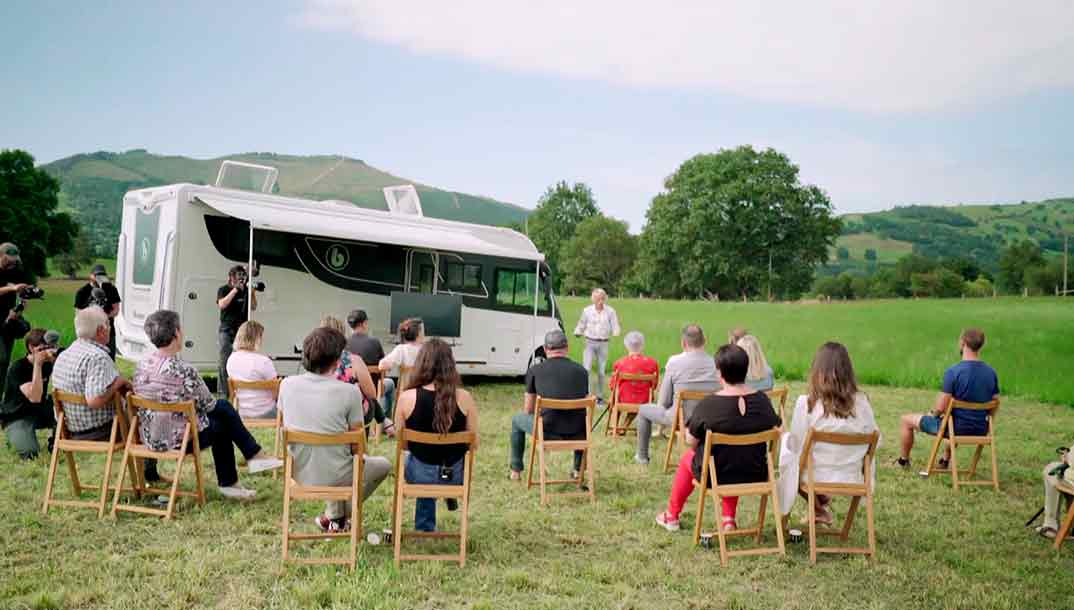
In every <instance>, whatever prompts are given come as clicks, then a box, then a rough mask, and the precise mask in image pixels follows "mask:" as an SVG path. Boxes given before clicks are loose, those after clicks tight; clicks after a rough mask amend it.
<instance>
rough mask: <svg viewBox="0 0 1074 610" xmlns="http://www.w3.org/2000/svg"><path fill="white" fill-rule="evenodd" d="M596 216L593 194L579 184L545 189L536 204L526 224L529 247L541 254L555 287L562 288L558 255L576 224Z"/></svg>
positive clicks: (563, 184) (598, 212)
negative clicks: (530, 243) (531, 243)
mask: <svg viewBox="0 0 1074 610" xmlns="http://www.w3.org/2000/svg"><path fill="white" fill-rule="evenodd" d="M599 214H600V209H599V208H597V201H596V199H594V198H593V191H592V190H590V188H589V187H588V186H586V185H585V183H583V182H578V183H575V184H573V185H569V184H567V182H566V181H560V182H557V183H556V184H555V185H553V186H550V187H548V189H547V190H545V192H544V194H543V195H541V198H540V200H538V202H537V209H536V210H534V211H533V214H530V217H529V219H528V221H527V234H528V235H529V237H530V239H531V240H533V245H535V246H537V249H538V250H540V251H541V252H543V253H544V255H545V258H546V260H547V261H548V266H549V267H551V269H552V277H553V278H554V282H555V287H556V289H557V290H558V289H559V287H560V285H561V284H562V279H561V277H560V254H561V252H562V250H563V248H564V247H565V246H566V245H567V242H569V241H570V240H571V238H572V237H574V232H575V230H576V229H577V227H578V224H579V223H581V222H582V221H583V220H585V219H587V218H591V217H593V216H597V215H599Z"/></svg>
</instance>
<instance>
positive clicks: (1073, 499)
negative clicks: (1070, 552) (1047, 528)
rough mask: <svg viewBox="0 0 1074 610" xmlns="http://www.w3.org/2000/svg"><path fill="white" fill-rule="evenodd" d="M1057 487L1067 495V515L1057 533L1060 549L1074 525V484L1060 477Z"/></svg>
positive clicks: (1057, 547)
mask: <svg viewBox="0 0 1074 610" xmlns="http://www.w3.org/2000/svg"><path fill="white" fill-rule="evenodd" d="M1055 487H1056V489H1058V490H1059V493H1060V494H1063V495H1065V496H1067V500H1069V502H1067V504H1068V506H1067V516H1066V517H1063V523H1062V524H1060V526H1059V532H1057V533H1056V535H1055V550H1057V551H1058V550H1059V548H1060V547H1062V546H1063V541H1064V540H1066V539H1067V536H1069V535H1070V530H1071V528H1072V527H1074V485H1071V484H1070V483H1068V482H1067V481H1066V480H1064V479H1063V478H1058V480H1057V482H1056V485H1055Z"/></svg>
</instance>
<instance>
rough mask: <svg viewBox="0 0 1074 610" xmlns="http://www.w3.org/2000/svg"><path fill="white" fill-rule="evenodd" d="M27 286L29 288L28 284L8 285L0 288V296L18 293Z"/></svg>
mask: <svg viewBox="0 0 1074 610" xmlns="http://www.w3.org/2000/svg"><path fill="white" fill-rule="evenodd" d="M27 286H29V284H8V285H7V286H0V294H7V293H9V292H18V291H20V290H22V289H23V288H26V287H27Z"/></svg>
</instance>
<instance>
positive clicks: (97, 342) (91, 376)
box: [52, 307, 131, 441]
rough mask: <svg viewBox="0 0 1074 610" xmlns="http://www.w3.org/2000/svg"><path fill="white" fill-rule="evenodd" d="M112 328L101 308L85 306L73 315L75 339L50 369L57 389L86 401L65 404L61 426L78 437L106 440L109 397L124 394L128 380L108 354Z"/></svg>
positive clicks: (109, 422)
mask: <svg viewBox="0 0 1074 610" xmlns="http://www.w3.org/2000/svg"><path fill="white" fill-rule="evenodd" d="M111 333H112V330H111V328H110V327H109V324H108V315H107V314H105V313H104V310H103V309H101V308H100V307H87V308H85V309H81V310H79V311H78V312H77V313H76V314H75V334H76V335H77V337H78V340H77V341H75V342H74V343H72V344H71V346H70V347H68V348H67V349H65V350H64V351H63V352H62V353H61V354H60V355H59V356H58V357H57V358H56V364H55V366H54V367H53V369H52V384H53V387H55V388H56V389H57V390H60V391H62V392H68V393H71V394H79V395H82V396H85V397H86V404H84V405H76V404H65V405H64V413H65V414H66V416H67V417H66V421H65V422H64V425H65V426H66V427H67V430H68V431H69V432H70V433H71V436H72V437H74V438H75V439H79V440H95V441H101V440H107V439H108V437H109V435H110V434H111V428H112V418H113V417H115V410H114V409H113V408H112V399H113V398H114V397H115V396H116V394H117V393H118V394H119V395H121V396H123V395H126V394H127V392H129V391H130V389H131V383H130V382H129V381H127V380H126V379H124V378H123V376H121V375H120V374H119V371H118V370H116V363H115V362H113V361H112V359H111V358H109V357H108V338H109V336H110V335H111Z"/></svg>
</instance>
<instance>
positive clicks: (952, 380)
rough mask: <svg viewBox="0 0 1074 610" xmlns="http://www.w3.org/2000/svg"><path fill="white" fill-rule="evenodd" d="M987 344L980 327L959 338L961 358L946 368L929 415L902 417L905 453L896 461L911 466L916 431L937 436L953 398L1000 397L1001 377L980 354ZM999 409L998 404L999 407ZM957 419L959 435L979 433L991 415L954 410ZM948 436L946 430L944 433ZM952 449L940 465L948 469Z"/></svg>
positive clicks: (976, 400) (984, 399) (983, 431)
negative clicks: (941, 384)
mask: <svg viewBox="0 0 1074 610" xmlns="http://www.w3.org/2000/svg"><path fill="white" fill-rule="evenodd" d="M984 344H985V335H984V332H983V331H981V330H980V329H977V328H967V329H966V330H964V331H963V332H962V335H961V336H960V337H959V338H958V349H959V352H960V353H961V354H962V361H961V362H959V363H958V364H955V365H954V366H952V367H951V368H949V369H947V370H946V371H944V374H943V391H941V392H940V395H939V396H937V397H936V404H935V405H934V406H933V407H932V413H929V414H927V415H924V414H917V413H910V414H906V415H903V416H902V422H901V426H900V431H899V436H900V440H901V444H902V454H901V455H900V456H899V458H898V460H897V461H896V463H897V464H898V465H899V466H902V467H903V468H909V466H910V449H912V448H913V446H914V431H915V430H920V431H921V432H924V433H925V434H929V435H932V436H935V435H936V434H937V433H938V432H939V431H940V422H942V421H943V412H944V411H946V410H947V404H948V401H950V400H951V398H954V399H955V400H961V401H963V402H974V403H986V402H989V401H991V400H993V399H998V398H999V378H998V377H997V376H996V371H995V369H993V368H992V367H990V366H988V365H987V364H985V363H984V362H983V361H982V360H981V357H980V353H981V348H983V347H984ZM997 409H998V407H997ZM951 417H953V418H954V421H955V434H956V435H959V436H963V435H965V436H980V435H984V434H987V433H988V417H987V414H986V412H984V411H970V410H967V409H955V410H954V412H953V413H951ZM944 434H945V435H946V431H945V432H944ZM949 458H950V448H947V449H946V450H945V451H944V457H943V458H941V459H940V460H939V467H940V468H947V464H948V459H949Z"/></svg>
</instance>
